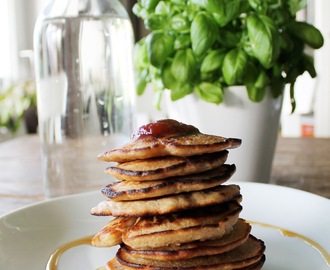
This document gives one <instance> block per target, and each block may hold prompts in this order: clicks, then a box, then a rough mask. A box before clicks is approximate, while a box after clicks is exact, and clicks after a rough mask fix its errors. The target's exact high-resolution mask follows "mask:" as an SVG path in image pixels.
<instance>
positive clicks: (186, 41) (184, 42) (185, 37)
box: [174, 33, 191, 50]
mask: <svg viewBox="0 0 330 270" xmlns="http://www.w3.org/2000/svg"><path fill="white" fill-rule="evenodd" d="M190 44H191V39H190V34H189V33H187V34H180V35H178V36H176V39H175V41H174V49H175V50H179V49H183V48H187V47H189V46H190Z"/></svg>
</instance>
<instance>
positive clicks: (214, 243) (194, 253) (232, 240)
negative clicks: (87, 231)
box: [121, 219, 251, 261]
mask: <svg viewBox="0 0 330 270" xmlns="http://www.w3.org/2000/svg"><path fill="white" fill-rule="evenodd" d="M250 231H251V226H250V224H248V223H246V222H245V221H244V220H242V219H239V220H238V221H237V223H236V224H235V225H234V226H233V229H232V231H231V232H230V233H228V234H225V235H224V236H223V237H221V238H218V239H214V240H208V241H194V242H191V243H187V244H180V245H177V244H174V245H170V246H165V247H161V248H157V249H149V250H138V249H132V248H130V247H129V246H126V245H124V244H123V245H122V246H121V247H122V248H123V249H125V250H126V252H129V253H130V254H131V255H132V256H137V257H141V258H145V259H151V260H152V259H153V260H159V261H176V260H183V259H190V258H194V257H199V256H209V255H215V254H220V253H224V252H227V251H229V250H232V249H234V248H236V247H237V246H239V245H241V244H243V243H244V242H245V241H246V240H247V239H248V237H249V234H250Z"/></svg>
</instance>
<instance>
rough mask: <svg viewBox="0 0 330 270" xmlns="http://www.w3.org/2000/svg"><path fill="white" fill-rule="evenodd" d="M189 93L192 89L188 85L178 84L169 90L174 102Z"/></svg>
mask: <svg viewBox="0 0 330 270" xmlns="http://www.w3.org/2000/svg"><path fill="white" fill-rule="evenodd" d="M191 93H192V88H191V86H190V85H189V84H178V85H177V86H176V87H174V88H171V100H172V101H176V100H178V99H181V98H183V97H184V96H186V95H189V94H191Z"/></svg>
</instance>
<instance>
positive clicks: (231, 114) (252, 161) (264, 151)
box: [166, 86, 282, 182]
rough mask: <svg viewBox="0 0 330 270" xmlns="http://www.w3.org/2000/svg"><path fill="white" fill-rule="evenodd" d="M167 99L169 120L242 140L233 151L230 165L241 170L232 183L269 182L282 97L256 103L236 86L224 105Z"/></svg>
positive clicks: (240, 87)
mask: <svg viewBox="0 0 330 270" xmlns="http://www.w3.org/2000/svg"><path fill="white" fill-rule="evenodd" d="M267 92H270V91H267ZM166 99H167V101H168V102H167V108H168V116H169V118H173V119H176V120H178V121H181V122H184V123H187V124H192V125H194V126H196V127H197V128H199V130H200V131H201V132H203V133H208V134H214V135H220V136H223V137H236V138H240V139H242V145H241V146H240V147H239V148H237V149H233V150H230V152H229V156H228V160H227V163H228V164H233V163H234V164H235V165H236V167H237V170H236V173H235V174H234V175H233V177H232V178H231V180H233V181H253V182H269V179H270V174H271V168H272V161H273V156H274V151H275V146H276V142H277V136H278V129H279V119H280V113H281V108H282V97H279V98H277V99H274V98H273V97H272V96H271V94H270V93H269V95H268V96H267V97H266V98H265V99H264V100H263V101H262V102H260V103H254V102H251V101H250V100H249V99H248V96H247V92H246V89H245V87H243V86H235V87H230V88H228V89H226V90H225V96H224V102H223V103H222V104H220V105H215V104H211V103H208V102H205V101H202V100H200V99H199V98H197V97H196V96H194V95H188V96H186V97H184V98H183V99H180V100H178V101H175V102H172V101H170V100H169V97H166Z"/></svg>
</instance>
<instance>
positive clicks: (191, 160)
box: [105, 150, 228, 181]
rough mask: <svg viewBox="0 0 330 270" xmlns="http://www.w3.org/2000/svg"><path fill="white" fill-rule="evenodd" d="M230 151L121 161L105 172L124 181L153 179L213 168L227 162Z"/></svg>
mask: <svg viewBox="0 0 330 270" xmlns="http://www.w3.org/2000/svg"><path fill="white" fill-rule="evenodd" d="M227 156H228V151H227V150H224V151H221V152H216V153H211V154H206V155H198V156H190V157H176V156H166V157H155V158H149V159H145V160H134V161H129V162H124V163H119V164H117V165H115V166H111V167H108V168H106V170H105V173H107V174H109V175H112V176H113V177H115V178H117V179H118V180H122V181H151V180H159V179H165V178H169V177H174V176H181V175H188V174H194V173H199V172H203V171H207V170H212V169H214V168H217V167H219V166H221V165H222V164H224V163H225V161H226V159H227Z"/></svg>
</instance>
